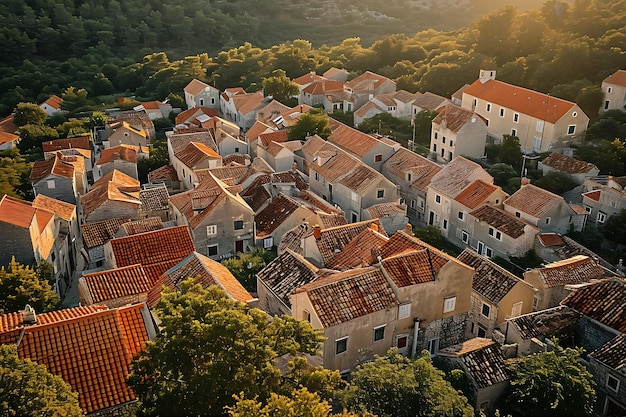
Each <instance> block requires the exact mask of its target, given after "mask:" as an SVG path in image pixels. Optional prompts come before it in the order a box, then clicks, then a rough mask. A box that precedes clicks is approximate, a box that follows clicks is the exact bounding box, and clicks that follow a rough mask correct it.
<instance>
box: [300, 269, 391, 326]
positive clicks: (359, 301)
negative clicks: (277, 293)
mask: <svg viewBox="0 0 626 417" xmlns="http://www.w3.org/2000/svg"><path fill="white" fill-rule="evenodd" d="M295 292H306V293H307V294H308V297H309V299H310V301H311V303H312V305H313V308H314V309H315V312H316V313H317V316H318V317H319V319H320V321H321V323H322V325H323V326H324V327H330V326H334V325H337V324H340V323H344V322H347V321H350V320H352V319H355V318H357V317H362V316H365V315H367V314H371V313H374V312H376V311H380V310H385V309H387V308H393V307H396V306H398V304H399V302H398V299H397V298H396V296H395V294H394V292H393V290H392V288H391V286H390V284H389V282H388V281H387V279H386V278H385V277H384V275H383V273H382V272H381V271H380V269H378V268H375V267H368V268H357V269H352V270H349V271H345V272H339V273H335V274H331V275H329V276H326V277H323V278H318V279H317V280H314V281H313V282H311V283H309V284H306V285H304V286H302V287H300V288H298V289H296V291H295Z"/></svg>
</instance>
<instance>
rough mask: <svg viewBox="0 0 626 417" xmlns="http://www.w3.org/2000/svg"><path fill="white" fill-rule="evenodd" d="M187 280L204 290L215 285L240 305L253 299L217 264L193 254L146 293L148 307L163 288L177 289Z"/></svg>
mask: <svg viewBox="0 0 626 417" xmlns="http://www.w3.org/2000/svg"><path fill="white" fill-rule="evenodd" d="M187 278H196V280H197V282H199V283H200V284H201V285H202V286H203V287H204V288H206V287H208V286H210V285H217V286H219V287H220V288H222V289H223V290H224V291H225V292H226V294H228V296H229V297H230V298H232V299H234V300H237V301H240V302H242V303H247V302H249V301H251V300H252V299H253V297H252V296H251V295H250V293H249V292H248V291H246V289H245V288H244V287H243V286H242V285H241V284H240V283H239V281H237V279H236V278H235V277H234V276H233V274H232V273H231V272H230V271H229V270H228V268H226V267H225V266H224V265H222V264H221V263H219V262H216V261H214V260H212V259H209V258H207V257H206V256H204V255H202V254H199V253H198V252H193V253H191V254H190V255H189V256H187V257H186V258H185V259H183V260H181V261H180V262H179V263H178V264H176V265H175V266H174V267H172V268H170V269H168V270H167V271H166V272H165V273H164V274H163V275H162V276H161V278H160V279H159V280H158V281H157V282H156V284H154V286H153V287H152V288H151V290H150V292H149V293H148V305H149V306H151V307H153V306H154V305H155V304H156V303H157V302H158V301H159V299H160V298H161V291H162V290H163V287H167V288H169V289H171V290H174V289H177V288H178V287H179V286H180V284H181V282H183V281H184V280H186V279H187Z"/></svg>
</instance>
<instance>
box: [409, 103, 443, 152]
mask: <svg viewBox="0 0 626 417" xmlns="http://www.w3.org/2000/svg"><path fill="white" fill-rule="evenodd" d="M437 114H438V113H437V112H436V111H435V110H422V111H420V112H419V113H417V114H416V115H415V118H414V119H413V123H415V142H417V143H420V144H422V145H425V146H430V133H431V130H432V124H433V119H434V118H435V117H436V116H437Z"/></svg>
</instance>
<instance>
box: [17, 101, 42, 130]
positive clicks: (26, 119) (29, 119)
mask: <svg viewBox="0 0 626 417" xmlns="http://www.w3.org/2000/svg"><path fill="white" fill-rule="evenodd" d="M47 118H48V114H47V113H46V111H45V110H44V109H42V108H41V107H39V105H38V104H35V103H18V105H17V106H16V107H15V111H14V112H13V122H14V123H15V124H16V125H17V126H24V125H29V124H30V125H36V126H41V125H43V124H44V123H45V122H46V119H47Z"/></svg>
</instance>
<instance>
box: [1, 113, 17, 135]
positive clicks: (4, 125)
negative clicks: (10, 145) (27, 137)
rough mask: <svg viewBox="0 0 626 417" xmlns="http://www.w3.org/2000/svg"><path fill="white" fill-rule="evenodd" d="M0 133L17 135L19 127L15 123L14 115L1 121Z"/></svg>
mask: <svg viewBox="0 0 626 417" xmlns="http://www.w3.org/2000/svg"><path fill="white" fill-rule="evenodd" d="M0 132H6V133H13V134H14V133H17V125H16V124H15V122H14V121H13V115H12V114H11V115H9V116H7V117H5V118H4V119H0Z"/></svg>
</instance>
